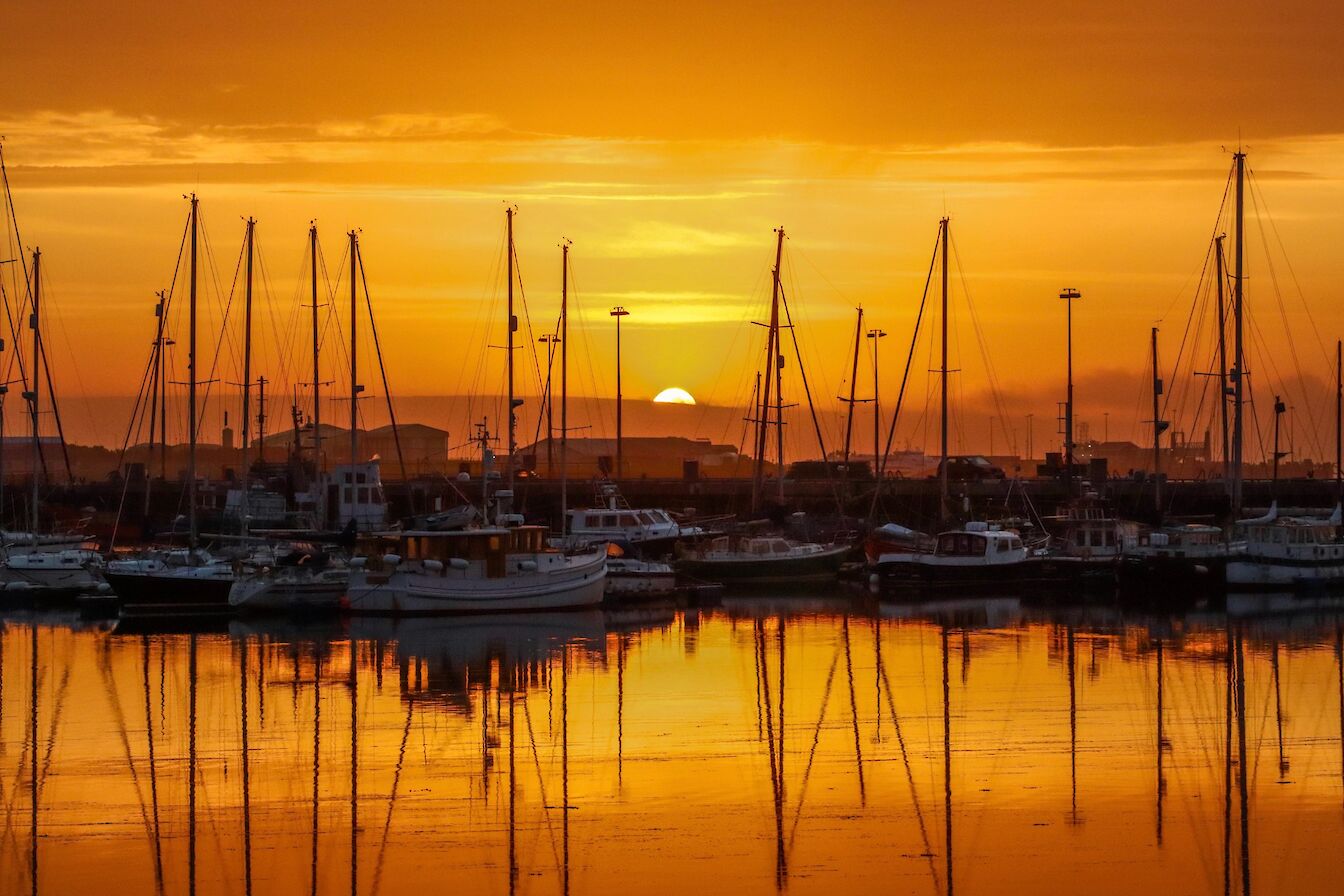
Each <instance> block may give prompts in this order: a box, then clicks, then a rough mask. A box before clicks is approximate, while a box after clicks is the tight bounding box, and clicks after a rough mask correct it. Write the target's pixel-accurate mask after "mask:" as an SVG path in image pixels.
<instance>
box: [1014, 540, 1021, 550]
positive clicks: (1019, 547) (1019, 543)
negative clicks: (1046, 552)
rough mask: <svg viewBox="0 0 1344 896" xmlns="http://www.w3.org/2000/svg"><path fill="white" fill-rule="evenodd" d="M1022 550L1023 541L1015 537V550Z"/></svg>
mask: <svg viewBox="0 0 1344 896" xmlns="http://www.w3.org/2000/svg"><path fill="white" fill-rule="evenodd" d="M1021 549H1022V539H1020V538H1018V537H1017V536H1013V550H1015V551H1018V550H1021Z"/></svg>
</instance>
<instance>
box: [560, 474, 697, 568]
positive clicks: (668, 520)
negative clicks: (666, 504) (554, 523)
mask: <svg viewBox="0 0 1344 896" xmlns="http://www.w3.org/2000/svg"><path fill="white" fill-rule="evenodd" d="M597 496H598V500H599V502H600V503H601V504H602V505H603V506H600V507H590V508H583V509H577V510H570V511H568V512H567V513H568V517H569V519H568V521H567V522H568V527H569V532H568V535H567V539H568V541H567V543H569V544H576V545H582V544H597V543H599V542H611V541H617V542H621V543H622V544H623V545H626V546H627V548H626V553H627V554H631V555H634V556H638V557H645V558H657V557H666V556H668V555H670V554H671V553H672V551H673V549H674V548H675V547H676V544H677V542H679V541H681V540H683V539H696V538H700V537H703V536H704V535H705V534H706V533H705V530H704V529H702V528H700V527H698V526H683V525H682V524H681V523H679V522H677V521H676V520H675V519H673V518H672V515H671V514H669V513H668V512H667V511H666V510H660V509H658V508H654V507H641V508H635V507H631V506H629V505H628V504H627V503H626V502H625V499H624V498H622V497H621V494H620V492H619V490H618V489H617V487H616V484H615V483H612V482H604V483H601V484H600V485H599V487H598V491H597Z"/></svg>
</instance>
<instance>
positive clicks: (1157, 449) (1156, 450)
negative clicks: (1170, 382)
mask: <svg viewBox="0 0 1344 896" xmlns="http://www.w3.org/2000/svg"><path fill="white" fill-rule="evenodd" d="M1161 397H1162V377H1161V375H1160V374H1159V373H1158V366H1157V327H1153V483H1154V486H1153V488H1154V490H1153V500H1154V501H1155V502H1156V505H1157V512H1158V513H1159V514H1161V513H1162V430H1164V429H1166V426H1165V425H1164V424H1163V422H1162V419H1161V407H1160V404H1161V402H1160V399H1161Z"/></svg>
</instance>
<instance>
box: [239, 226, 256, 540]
mask: <svg viewBox="0 0 1344 896" xmlns="http://www.w3.org/2000/svg"><path fill="white" fill-rule="evenodd" d="M256 227H257V222H256V220H255V219H253V218H248V219H247V285H246V288H245V290H244V304H243V432H242V441H243V446H242V447H243V463H242V467H243V471H242V472H243V478H242V485H243V499H242V501H241V502H240V503H239V507H240V509H241V512H242V533H243V534H244V535H246V534H247V515H248V506H247V498H248V491H249V489H248V480H249V479H250V478H251V471H250V469H249V466H248V447H249V441H250V437H251V434H252V247H253V240H254V238H255V235H256Z"/></svg>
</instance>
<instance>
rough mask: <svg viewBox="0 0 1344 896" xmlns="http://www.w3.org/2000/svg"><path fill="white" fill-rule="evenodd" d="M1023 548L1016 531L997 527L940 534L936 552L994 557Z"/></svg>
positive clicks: (943, 554)
mask: <svg viewBox="0 0 1344 896" xmlns="http://www.w3.org/2000/svg"><path fill="white" fill-rule="evenodd" d="M1023 550H1024V546H1023V544H1022V539H1021V538H1020V537H1019V536H1018V534H1017V533H1016V532H1005V531H1002V530H997V529H985V530H983V531H968V530H958V531H956V532H944V533H942V534H941V535H939V536H938V544H937V546H936V547H935V548H934V554H935V555H936V556H939V557H986V558H994V557H996V556H998V555H1003V556H1004V557H1007V556H1009V555H1012V554H1014V553H1020V552H1022V551H1023Z"/></svg>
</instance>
